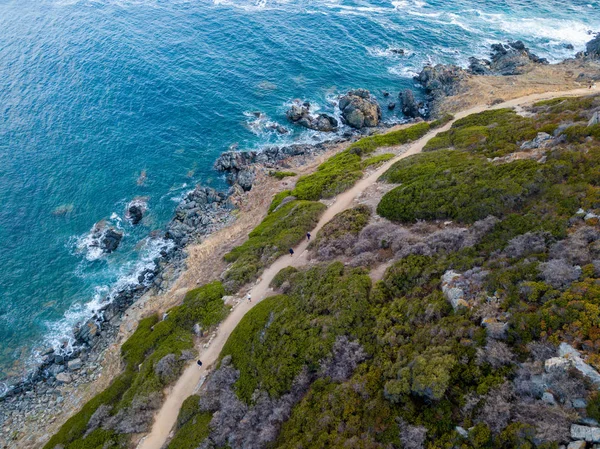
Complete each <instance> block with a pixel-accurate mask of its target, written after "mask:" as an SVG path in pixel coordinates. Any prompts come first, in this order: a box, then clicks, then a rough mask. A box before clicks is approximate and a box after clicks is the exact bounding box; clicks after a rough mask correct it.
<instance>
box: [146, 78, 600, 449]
mask: <svg viewBox="0 0 600 449" xmlns="http://www.w3.org/2000/svg"><path fill="white" fill-rule="evenodd" d="M597 91H598V89H597V88H596V87H594V88H593V89H588V88H583V89H576V90H567V91H557V92H546V93H542V94H533V95H527V96H523V97H520V98H516V99H514V100H510V101H507V102H503V103H500V104H496V105H494V106H488V105H480V106H475V107H472V108H469V109H467V110H464V111H462V112H460V113H458V114H456V117H455V120H456V119H459V118H462V117H465V116H467V115H470V114H473V113H477V112H481V111H484V110H486V109H497V108H502V107H515V106H518V105H523V104H527V103H532V102H535V101H540V100H545V99H550V98H554V97H557V96H566V95H568V96H577V95H585V94H590V93H596V92H597ZM452 123H453V122H450V123H448V124H446V125H445V126H444V127H443V128H440V129H436V130H434V131H431V132H429V133H427V134H426V135H425V136H424V137H422V138H421V139H419V140H418V141H416V142H413V143H412V144H409V145H408V146H407V149H406V151H404V152H403V153H402V154H400V155H399V156H396V157H395V158H394V159H392V160H390V161H388V162H387V163H385V164H383V165H382V166H380V167H379V168H378V169H377V170H375V171H373V172H372V173H370V174H369V175H368V176H367V177H365V178H363V179H362V180H360V181H359V182H358V183H357V184H356V185H355V186H354V187H352V188H351V189H350V190H348V191H346V192H344V193H342V194H340V195H339V196H338V197H336V198H335V201H333V202H332V203H331V205H330V206H329V207H328V209H327V210H326V211H325V213H324V214H323V216H322V217H321V219H320V220H319V223H318V224H317V226H316V227H315V228H314V229H313V230H312V231H311V234H312V235H317V232H318V231H319V229H321V228H322V227H323V225H324V224H326V223H327V222H328V221H330V220H331V219H332V218H333V217H334V216H335V215H336V214H338V213H339V212H342V211H343V210H345V209H347V208H349V207H351V206H352V204H353V202H354V200H355V198H357V197H358V196H360V195H361V193H362V192H364V191H365V190H367V189H368V188H369V187H371V186H373V184H375V183H376V182H377V179H378V178H379V177H380V176H381V175H382V174H383V173H385V171H386V170H388V169H389V168H390V167H391V165H392V164H394V163H395V162H397V161H399V160H401V159H403V158H406V157H408V156H411V155H414V154H417V153H419V152H421V150H422V149H423V147H424V146H425V144H426V143H427V142H428V141H429V139H431V138H432V137H433V136H435V135H436V134H437V133H438V132H440V131H445V130H447V129H449V128H450V126H451V124H452ZM307 246H308V242H307V241H303V242H302V243H300V244H299V245H298V246H297V247H296V248H294V252H295V253H294V255H293V256H291V257H290V256H282V257H281V258H279V259H278V260H276V261H275V262H274V263H273V264H272V265H271V266H270V267H269V268H267V269H266V270H265V271H264V273H263V275H262V277H261V278H260V279H259V280H258V281H257V282H256V284H254V286H252V287H251V288H250V289H248V291H249V292H250V293H251V295H252V298H253V300H252V302H249V301H246V300H243V299H242V300H241V301H240V302H239V303H238V304H237V306H236V307H235V308H234V309H233V311H232V312H231V313H230V314H229V316H228V317H227V318H226V319H225V320H224V321H223V322H222V323H221V325H220V326H219V328H218V330H217V332H216V335H215V338H214V339H213V341H212V343H210V344H209V345H208V347H207V348H200V349H199V353H200V359H201V360H202V362H203V366H202V367H198V366H197V365H196V364H192V365H190V366H188V368H186V370H185V371H184V373H183V375H182V376H181V377H180V378H179V380H178V381H177V383H176V384H175V385H174V386H173V387H172V388H171V389H169V390H168V391H167V392H166V396H167V399H166V401H165V403H164V404H163V406H162V408H161V409H160V410H159V412H158V413H157V415H156V418H155V423H154V426H153V428H152V431H151V433H150V434H148V436H147V437H145V438H144V439H143V440H141V441H140V443H139V444H138V446H137V447H138V449H160V448H161V447H162V446H163V445H164V443H165V442H166V441H167V439H168V438H169V435H170V433H171V430H172V429H173V425H174V424H175V421H176V419H177V415H178V413H179V409H180V408H181V404H182V403H183V401H184V400H185V399H186V398H188V397H189V396H190V395H192V394H193V393H194V391H195V390H196V389H197V387H198V384H199V383H200V382H201V381H202V380H203V378H205V376H206V374H207V371H208V370H209V369H210V368H211V367H212V366H213V365H214V363H215V362H216V361H217V358H218V356H219V354H220V352H221V350H222V348H223V345H224V344H225V342H226V341H227V339H228V338H229V336H230V335H231V332H232V331H233V329H235V327H236V326H237V324H238V323H239V322H240V321H241V319H242V318H243V317H244V315H245V314H246V313H247V312H248V311H249V310H250V309H252V307H254V306H255V305H256V304H257V303H259V302H260V301H262V300H263V299H264V298H266V297H268V296H270V295H272V294H273V291H272V290H271V289H270V288H269V284H270V283H271V281H272V279H273V277H274V276H275V275H276V274H277V273H278V272H279V271H280V270H281V269H283V268H285V267H289V266H293V267H301V266H304V265H307V264H308V263H309V260H308V252H307ZM377 271H378V273H379V271H381V270H377ZM379 274H382V273H379ZM245 293H246V290H244V291H242V292H241V294H242V295H245Z"/></svg>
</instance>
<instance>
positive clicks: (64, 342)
mask: <svg viewBox="0 0 600 449" xmlns="http://www.w3.org/2000/svg"><path fill="white" fill-rule="evenodd" d="M173 246H174V243H173V241H172V240H167V239H163V238H151V237H147V238H145V239H144V240H143V241H142V248H141V249H140V251H139V255H138V257H137V259H136V260H134V261H132V262H130V263H127V264H124V265H122V266H121V268H120V269H119V273H118V275H117V280H116V282H114V283H113V284H112V285H110V286H109V285H98V286H96V287H94V293H93V295H92V297H91V298H90V299H89V300H88V301H78V302H76V303H74V304H73V305H72V306H71V307H69V309H68V310H67V311H66V312H65V313H64V316H63V318H62V319H60V320H58V321H54V322H47V323H46V327H47V329H48V331H47V332H46V334H45V337H44V347H47V346H51V347H53V348H54V350H55V352H56V353H57V354H65V355H69V354H71V353H72V352H73V349H74V346H73V345H74V344H75V340H74V336H73V327H74V326H76V325H77V324H81V323H84V322H85V321H87V320H88V319H90V318H91V317H92V316H94V314H97V313H98V312H99V310H100V309H101V308H102V307H104V306H106V304H108V303H110V302H112V301H113V300H114V298H115V296H116V295H117V294H118V293H119V292H121V291H123V290H124V289H126V288H128V287H134V286H136V285H138V284H139V279H138V278H139V277H140V275H141V274H142V273H144V272H145V271H147V270H153V269H154V268H155V267H156V262H155V261H156V259H157V258H158V257H159V256H160V254H161V252H162V251H168V250H170V249H172V248H173ZM150 282H151V281H150V279H148V278H146V279H145V280H144V281H143V282H142V283H143V284H149V283H150ZM33 356H34V359H35V360H38V361H39V356H40V354H39V352H34V354H33Z"/></svg>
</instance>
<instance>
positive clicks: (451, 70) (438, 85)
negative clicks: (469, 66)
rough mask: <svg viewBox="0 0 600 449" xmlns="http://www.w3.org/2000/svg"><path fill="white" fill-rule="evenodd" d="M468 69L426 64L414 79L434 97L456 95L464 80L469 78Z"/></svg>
mask: <svg viewBox="0 0 600 449" xmlns="http://www.w3.org/2000/svg"><path fill="white" fill-rule="evenodd" d="M468 76H469V74H468V73H467V71H466V70H464V69H462V68H460V67H458V66H455V65H442V64H438V65H435V66H425V67H424V68H423V70H421V73H419V74H418V75H417V76H416V77H415V78H414V79H415V81H417V82H418V83H419V84H421V86H423V88H424V89H425V91H426V92H427V93H428V94H429V95H432V96H433V97H441V96H451V95H456V94H457V93H459V91H460V85H461V82H462V81H463V80H465V79H466V78H468Z"/></svg>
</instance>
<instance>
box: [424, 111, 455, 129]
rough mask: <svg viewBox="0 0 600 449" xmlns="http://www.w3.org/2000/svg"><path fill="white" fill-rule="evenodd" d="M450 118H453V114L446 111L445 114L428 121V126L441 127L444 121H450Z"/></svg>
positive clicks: (432, 127)
mask: <svg viewBox="0 0 600 449" xmlns="http://www.w3.org/2000/svg"><path fill="white" fill-rule="evenodd" d="M452 120H454V116H453V115H452V114H448V113H446V114H444V115H442V116H441V117H440V118H438V119H435V120H434V121H432V122H430V123H429V127H430V128H431V129H435V128H441V127H442V126H444V125H445V124H446V123H448V122H451V121H452Z"/></svg>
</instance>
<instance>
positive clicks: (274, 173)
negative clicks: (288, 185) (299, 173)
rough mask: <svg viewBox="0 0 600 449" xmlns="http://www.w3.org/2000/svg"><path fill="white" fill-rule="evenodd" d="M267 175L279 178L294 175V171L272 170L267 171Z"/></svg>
mask: <svg viewBox="0 0 600 449" xmlns="http://www.w3.org/2000/svg"><path fill="white" fill-rule="evenodd" d="M269 176H272V177H273V178H276V179H279V180H281V179H283V178H287V177H288V176H296V173H294V172H293V171H272V172H269Z"/></svg>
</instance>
